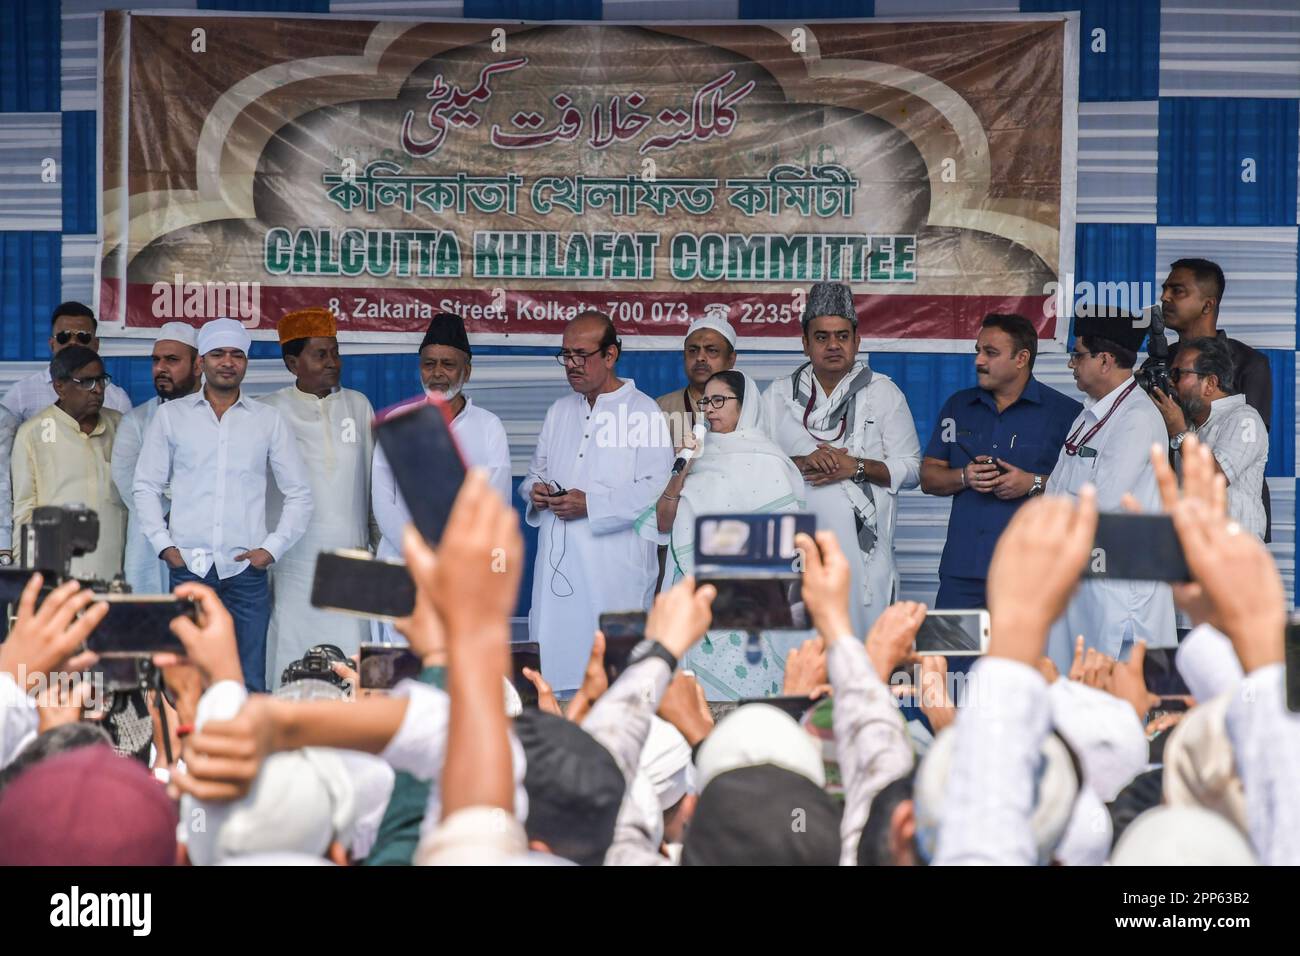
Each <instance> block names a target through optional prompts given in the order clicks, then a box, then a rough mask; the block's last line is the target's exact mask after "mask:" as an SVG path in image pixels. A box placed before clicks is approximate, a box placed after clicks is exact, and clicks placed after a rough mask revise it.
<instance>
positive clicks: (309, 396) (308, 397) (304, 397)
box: [239, 382, 343, 402]
mask: <svg viewBox="0 0 1300 956" xmlns="http://www.w3.org/2000/svg"><path fill="white" fill-rule="evenodd" d="M289 391H291V392H293V394H294V396H295V397H296V398H297V399H298V400H299V401H302V402H323V401H325V399H326V398H333V397H334V396H335V395H337V394H338V393H339V392H341V391H343V386H342V385H335V386H334V387H333V388H332V389H330V393H329V394H328V395H326V396H325V398H320V397H318V396H317V395H316V393H315V392H304V391H303V390H302V389H300V388H299V387H298V383H297V382H294V383H293V384H292V385H290V386H289ZM239 397H240V398H241V399H242V398H243V397H244V390H243V389H242V388H241V389H240V390H239Z"/></svg>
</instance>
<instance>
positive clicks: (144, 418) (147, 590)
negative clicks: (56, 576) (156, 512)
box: [112, 396, 171, 594]
mask: <svg viewBox="0 0 1300 956" xmlns="http://www.w3.org/2000/svg"><path fill="white" fill-rule="evenodd" d="M161 404H162V399H160V398H158V397H157V396H155V397H154V398H151V399H150V400H149V401H147V402H145V403H144V404H143V405H137V406H136V407H135V408H133V409H131V410H130V411H129V412H127V413H126V414H125V415H123V416H122V420H121V421H120V422H118V423H117V438H116V439H115V440H114V441H113V461H112V467H113V484H114V485H116V486H117V492H118V494H120V495H121V496H122V501H123V502H124V503H125V504H126V507H127V511H128V512H129V514H128V517H127V522H126V557H125V559H124V560H123V562H122V573H123V574H124V575H125V576H126V583H127V584H129V585H131V590H132V591H133V592H134V593H136V594H160V593H166V592H168V591H170V590H171V586H170V580H169V578H168V574H167V562H165V561H163V560H161V559H160V558H159V557H158V553H157V552H156V551H154V549H153V545H151V544H150V543H149V539H148V538H146V537H145V536H144V533H143V532H142V531H141V530H140V516H139V515H138V514H137V513H136V510H135V463H136V462H137V461H138V460H139V458H140V447H141V446H142V445H143V444H144V433H145V432H146V431H148V429H149V423H150V422H152V421H153V417H154V414H155V413H157V411H158V406H159V405H161ZM158 506H159V507H160V508H162V510H163V514H166V513H167V510H168V509H169V508H170V507H171V502H170V501H169V500H168V499H167V496H166V495H165V494H163V495H160V496H159V502H158Z"/></svg>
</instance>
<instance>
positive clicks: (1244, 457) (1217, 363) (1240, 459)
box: [1169, 337, 1268, 539]
mask: <svg viewBox="0 0 1300 956" xmlns="http://www.w3.org/2000/svg"><path fill="white" fill-rule="evenodd" d="M1169 380H1170V383H1171V384H1172V385H1173V386H1174V388H1175V390H1176V394H1177V397H1178V404H1179V406H1180V407H1181V409H1182V411H1183V414H1184V415H1186V417H1187V421H1188V424H1189V427H1188V428H1187V429H1185V430H1184V431H1182V432H1180V433H1179V434H1177V435H1175V436H1174V437H1173V438H1171V439H1170V440H1169V447H1170V449H1171V450H1172V451H1173V452H1174V459H1175V461H1174V464H1175V467H1177V469H1178V471H1179V473H1180V474H1181V473H1182V452H1181V449H1182V445H1183V442H1184V441H1185V440H1186V439H1187V436H1188V435H1196V437H1197V438H1198V439H1199V440H1200V442H1201V444H1203V445H1207V446H1209V449H1210V451H1211V452H1212V453H1213V454H1214V463H1215V467H1216V468H1217V469H1218V470H1219V471H1220V472H1221V473H1222V474H1223V476H1224V477H1225V478H1227V479H1228V514H1229V516H1230V517H1231V518H1232V519H1233V520H1234V521H1236V522H1237V523H1239V524H1240V525H1241V526H1242V527H1243V528H1245V529H1246V530H1247V531H1249V532H1250V533H1251V534H1254V535H1256V536H1257V537H1259V538H1261V539H1262V538H1263V537H1264V528H1265V521H1264V500H1263V486H1264V467H1265V465H1266V464H1267V463H1268V430H1267V429H1266V428H1265V427H1264V420H1263V418H1261V417H1260V414H1259V412H1257V411H1255V409H1253V408H1251V407H1250V405H1248V404H1247V403H1246V396H1245V395H1243V394H1241V393H1239V392H1236V390H1235V382H1234V376H1233V366H1232V352H1231V351H1230V349H1229V346H1228V345H1227V343H1226V341H1225V340H1224V339H1221V338H1209V337H1206V338H1201V339H1193V340H1192V341H1190V342H1186V343H1184V344H1183V347H1182V348H1180V349H1179V350H1178V355H1177V357H1176V358H1175V359H1174V364H1173V366H1172V367H1171V368H1170V369H1169Z"/></svg>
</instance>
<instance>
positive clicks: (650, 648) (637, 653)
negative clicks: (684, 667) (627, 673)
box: [627, 637, 677, 673]
mask: <svg viewBox="0 0 1300 956" xmlns="http://www.w3.org/2000/svg"><path fill="white" fill-rule="evenodd" d="M651 657H657V658H659V659H660V660H661V661H663V662H664V663H665V664H667V665H668V671H669V673H672V672H673V671H675V670H677V658H676V657H674V656H673V652H672V651H670V650H669V649H668V648H666V647H664V646H663V645H662V644H660V643H659V642H658V641H656V640H654V639H653V638H649V637H648V638H646V639H645V640H644V641H642V642H641V643H639V644H637V645H636V646H635V647H633V648H632V650H631V651H630V652H629V653H628V655H627V666H628V667H631V666H632V665H633V664H639V663H641V662H642V661H644V660H646V659H648V658H651Z"/></svg>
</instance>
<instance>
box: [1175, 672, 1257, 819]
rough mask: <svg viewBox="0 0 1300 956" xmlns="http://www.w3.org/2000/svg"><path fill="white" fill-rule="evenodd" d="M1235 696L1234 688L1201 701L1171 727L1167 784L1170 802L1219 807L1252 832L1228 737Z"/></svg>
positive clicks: (1228, 817) (1222, 811)
mask: <svg viewBox="0 0 1300 956" xmlns="http://www.w3.org/2000/svg"><path fill="white" fill-rule="evenodd" d="M1232 698H1233V693H1232V692H1231V691H1229V692H1228V693H1226V694H1220V695H1219V696H1218V697H1216V698H1214V699H1213V700H1209V701H1206V702H1205V703H1204V704H1198V705H1197V706H1196V707H1193V708H1192V709H1191V710H1189V711H1188V712H1187V714H1186V716H1184V717H1183V719H1182V720H1180V721H1179V722H1178V724H1177V725H1176V726H1175V727H1174V729H1173V730H1172V731H1170V732H1169V737H1168V739H1167V740H1166V741H1165V752H1164V765H1165V770H1164V773H1163V774H1161V784H1162V788H1163V790H1164V800H1165V803H1166V804H1168V805H1169V806H1171V807H1201V808H1203V809H1206V810H1213V811H1214V812H1216V813H1221V814H1223V816H1225V817H1226V818H1227V819H1229V820H1230V821H1232V822H1233V823H1234V824H1236V827H1237V829H1238V830H1241V831H1242V832H1243V833H1248V832H1249V830H1248V828H1247V823H1246V791H1245V788H1244V787H1243V786H1242V783H1241V777H1240V776H1238V774H1237V755H1236V754H1235V753H1233V751H1232V740H1231V738H1229V737H1228V705H1229V704H1230V703H1232Z"/></svg>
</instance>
